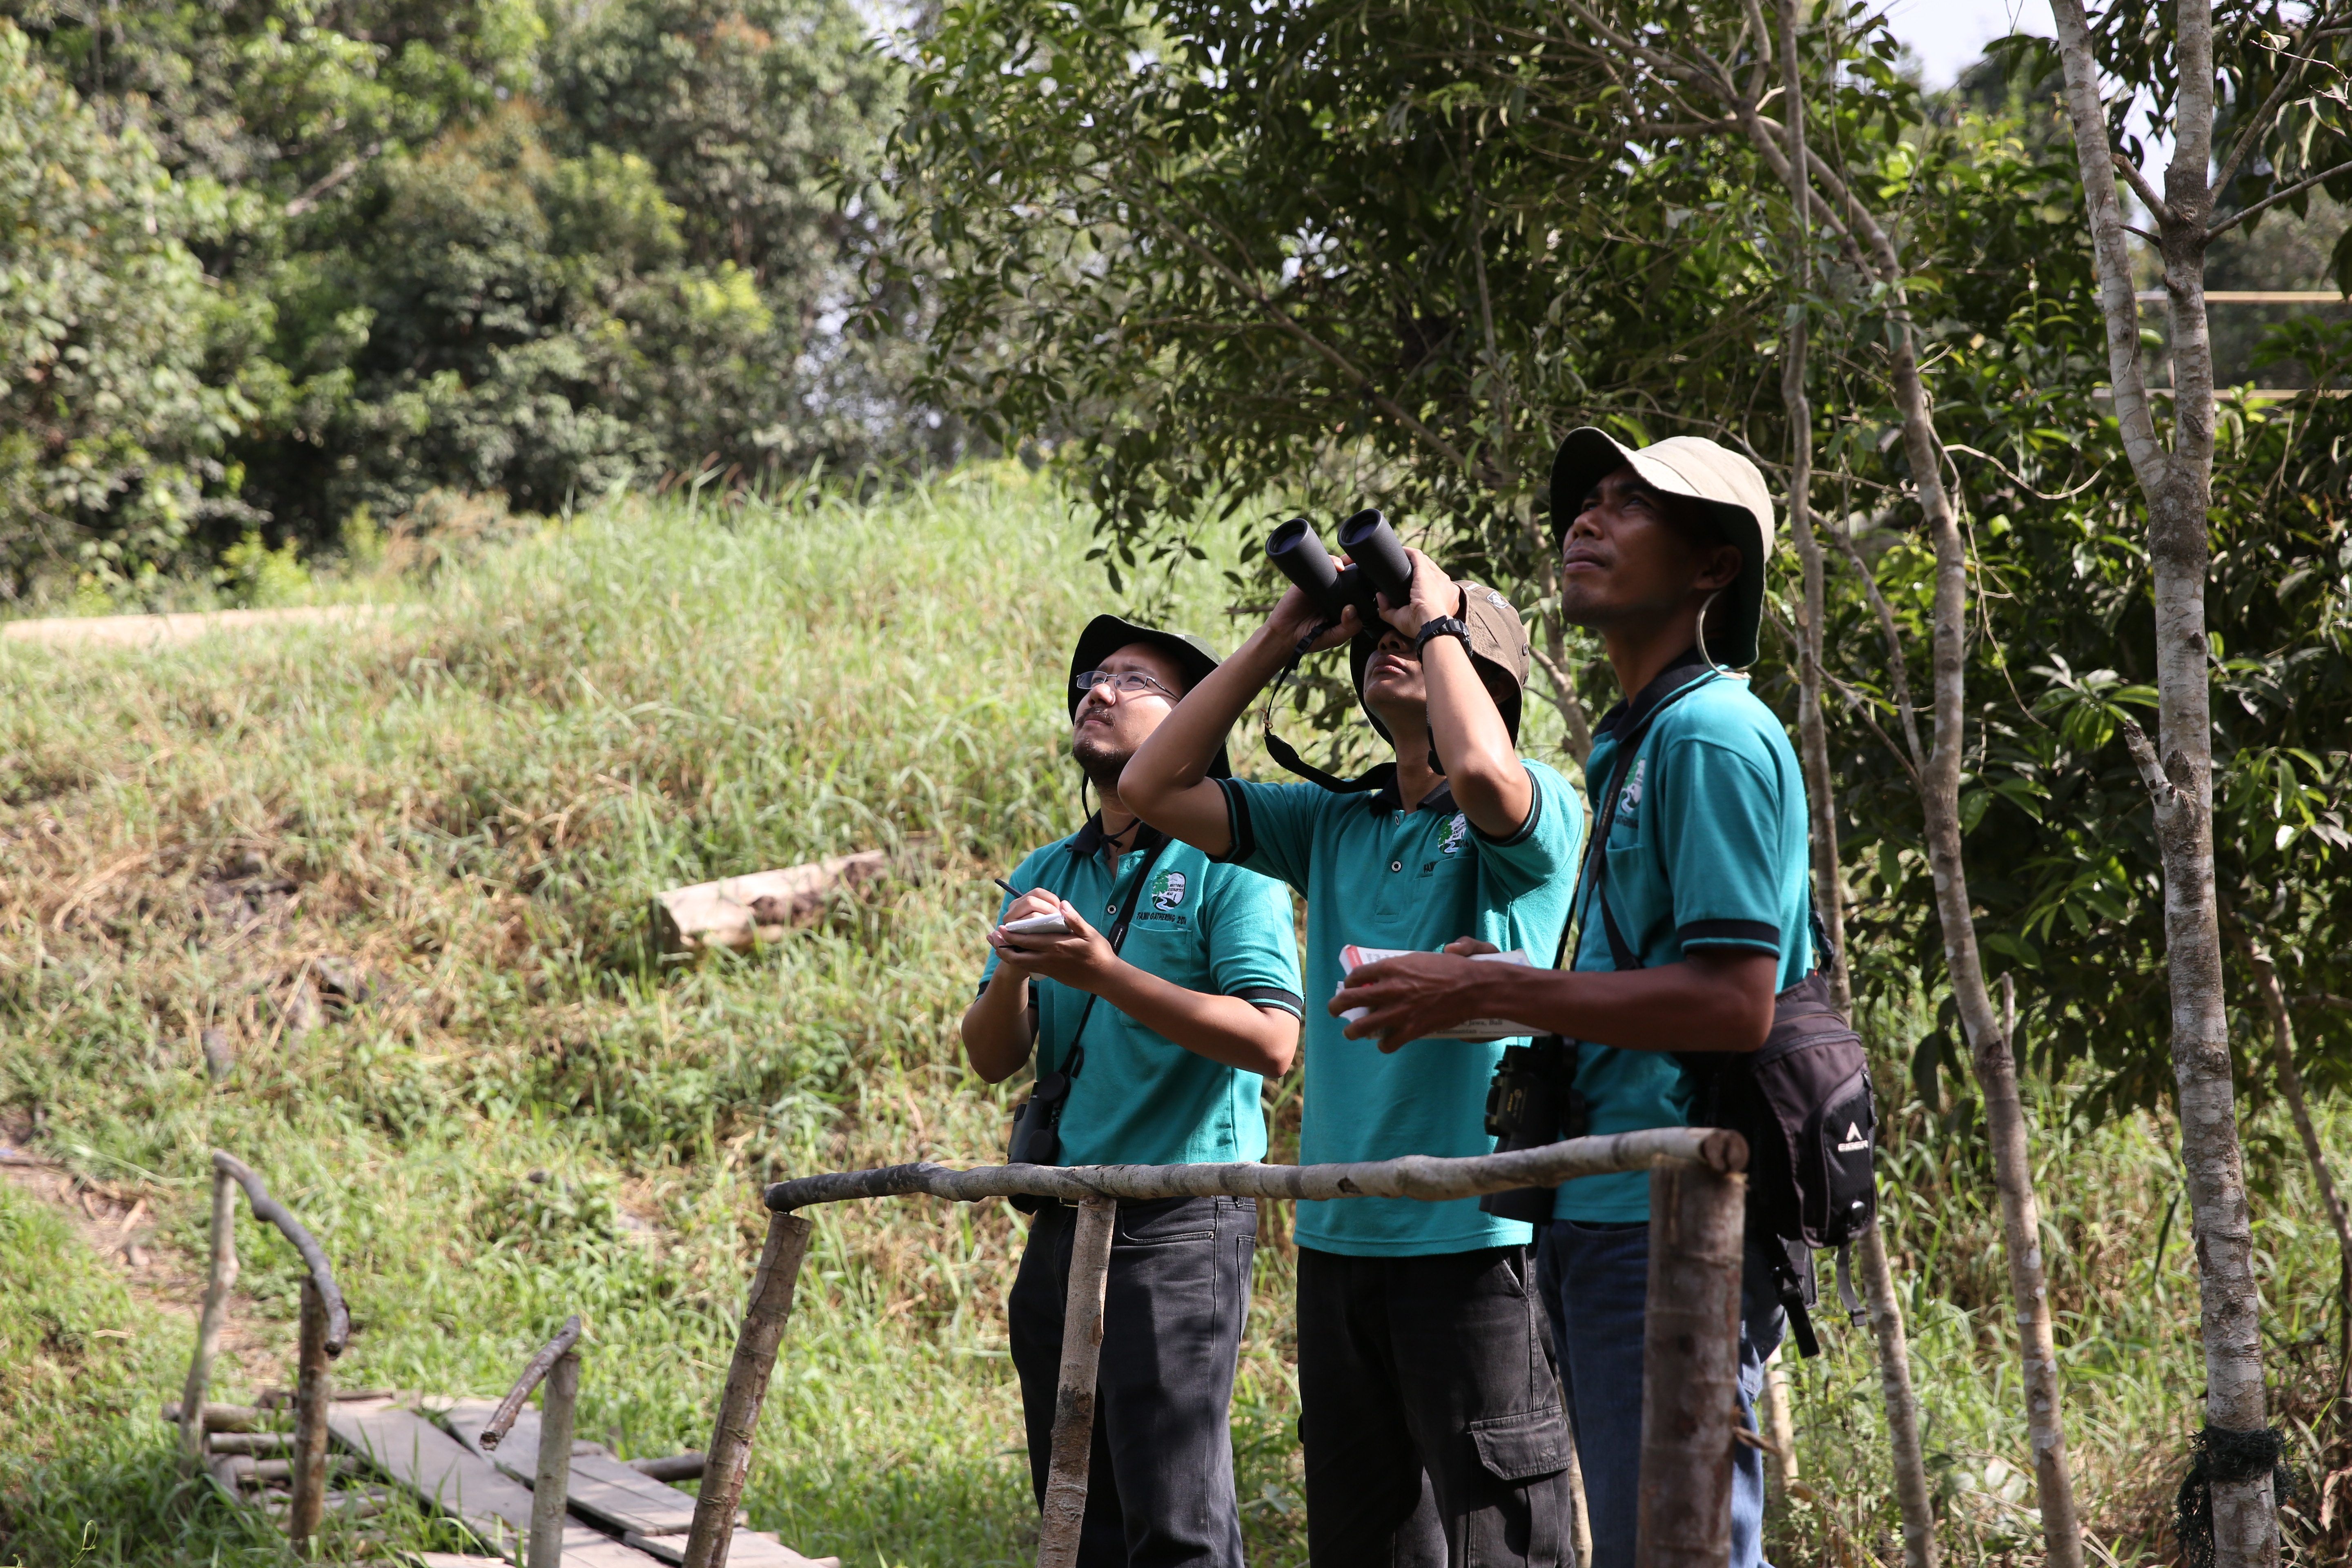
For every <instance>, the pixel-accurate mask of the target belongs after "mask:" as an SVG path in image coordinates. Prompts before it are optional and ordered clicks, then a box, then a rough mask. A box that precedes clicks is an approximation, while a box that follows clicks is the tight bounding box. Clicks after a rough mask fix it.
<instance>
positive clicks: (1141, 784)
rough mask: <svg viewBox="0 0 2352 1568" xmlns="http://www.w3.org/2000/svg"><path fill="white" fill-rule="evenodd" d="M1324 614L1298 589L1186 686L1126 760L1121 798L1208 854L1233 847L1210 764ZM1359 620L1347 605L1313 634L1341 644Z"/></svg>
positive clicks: (1324, 642)
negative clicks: (1327, 626) (1337, 617)
mask: <svg viewBox="0 0 2352 1568" xmlns="http://www.w3.org/2000/svg"><path fill="white" fill-rule="evenodd" d="M1322 619H1323V616H1322V614H1321V612H1319V611H1318V610H1317V609H1316V607H1315V605H1313V603H1312V602H1311V601H1309V600H1308V598H1307V595H1304V594H1302V593H1300V592H1299V591H1298V590H1297V589H1296V588H1293V589H1291V590H1289V591H1288V592H1287V593H1286V594H1284V595H1283V596H1282V599H1281V601H1280V602H1279V603H1278V604H1276V605H1275V606H1274V612H1273V613H1272V614H1271V615H1269V616H1266V618H1265V625H1263V626H1259V627H1258V629H1257V630H1256V631H1255V632H1253V633H1251V634H1250V639H1249V641H1247V642H1245V643H1244V644H1242V646H1241V647H1239V648H1237V649H1235V650H1234V656H1233V657H1232V658H1228V659H1226V660H1225V661H1224V662H1223V664H1221V665H1219V666H1217V668H1215V669H1214V670H1213V671H1211V672H1210V674H1209V675H1208V676H1207V678H1206V679H1203V680H1202V682H1201V683H1200V684H1199V685H1198V686H1195V687H1193V688H1192V689H1191V690H1189V691H1187V692H1186V693H1184V700H1182V701H1181V702H1179V703H1178V704H1176V708H1175V711H1173V712H1171V713H1170V714H1169V715H1168V717H1167V718H1165V719H1163V720H1161V721H1160V727H1159V728H1158V729H1156V730H1154V731H1152V732H1151V735H1150V738H1149V739H1148V740H1146V741H1145V742H1143V744H1142V746H1141V747H1139V749H1138V750H1137V751H1136V753H1135V755H1134V756H1133V757H1131V758H1130V759H1129V761H1128V764H1127V771H1126V772H1124V773H1121V774H1120V775H1119V779H1118V795H1119V798H1120V799H1121V800H1123V801H1125V802H1126V803H1127V807H1128V809H1129V811H1132V812H1134V813H1135V814H1136V815H1138V816H1140V817H1142V818H1143V820H1144V821H1146V822H1148V823H1150V824H1151V826H1154V827H1156V828H1158V829H1160V832H1162V833H1165V834H1168V835H1169V836H1171V837H1176V838H1181V839H1182V840H1183V841H1184V842H1185V843H1187V844H1190V845H1192V847H1195V848H1197V849H1200V850H1202V851H1203V852H1204V853H1206V854H1209V855H1214V856H1223V855H1225V854H1227V853H1229V852H1230V851H1231V850H1232V848H1233V847H1234V833H1233V822H1232V819H1231V817H1230V816H1228V815H1227V812H1226V807H1225V792H1224V791H1223V789H1221V788H1219V787H1218V786H1217V784H1216V782H1215V781H1214V780H1213V779H1211V778H1210V777H1209V763H1211V762H1212V761H1213V759H1214V758H1215V757H1216V754H1217V749H1218V748H1219V747H1220V746H1223V744H1224V743H1225V736H1226V734H1227V732H1228V731H1231V730H1232V729H1233V727H1234V724H1235V723H1236V722H1238V721H1240V719H1241V717H1242V715H1243V714H1244V713H1246V712H1248V711H1249V705H1250V702H1251V700H1253V699H1255V697H1256V696H1257V694H1258V693H1259V692H1260V691H1263V690H1265V684H1266V682H1268V681H1270V680H1272V679H1274V678H1275V677H1276V676H1277V675H1279V674H1281V673H1282V667H1283V666H1284V665H1286V664H1288V663H1289V662H1290V656H1291V655H1292V653H1293V652H1295V651H1296V650H1297V647H1298V639H1299V638H1301V637H1305V636H1306V635H1307V633H1308V632H1310V631H1313V630H1314V629H1315V628H1316V626H1318V625H1320V624H1321V623H1322ZM1360 629H1361V628H1360V626H1359V625H1358V623H1357V619H1356V612H1355V611H1354V610H1353V609H1350V610H1349V611H1348V612H1347V613H1346V614H1345V615H1344V616H1341V617H1340V620H1339V625H1338V626H1334V627H1332V628H1331V630H1329V631H1328V632H1327V633H1325V634H1324V635H1323V636H1322V637H1318V638H1317V639H1316V644H1315V646H1316V647H1318V648H1323V647H1338V646H1339V644H1341V643H1344V642H1346V641H1347V640H1348V639H1349V637H1353V636H1354V635H1355V634H1356V633H1357V632H1358V631H1359V630H1360Z"/></svg>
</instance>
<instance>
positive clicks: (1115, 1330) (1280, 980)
mask: <svg viewBox="0 0 2352 1568" xmlns="http://www.w3.org/2000/svg"><path fill="white" fill-rule="evenodd" d="M1216 665H1217V660H1216V657H1215V656H1214V655H1213V654H1212V653H1211V652H1210V651H1209V649H1208V647H1206V645H1204V644H1202V643H1201V642H1199V641H1198V640H1196V639H1194V638H1192V637H1182V636H1180V635H1178V634H1176V633H1172V632H1164V631H1158V630H1155V629H1153V628H1151V627H1149V626H1137V625H1135V624H1134V623H1132V622H1129V621H1124V620H1121V619H1120V618H1119V617H1118V616H1096V617H1095V619H1094V621H1093V622H1092V623H1090V624H1089V625H1088V626H1087V629H1086V631H1085V632H1084V633H1083V634H1081V636H1080V637H1079V638H1078V645H1077V649H1076V654H1075V656H1074V657H1073V658H1072V659H1071V661H1070V687H1069V702H1070V721H1071V722H1070V752H1071V755H1072V757H1073V758H1074V759H1075V760H1076V762H1077V763H1078V766H1079V768H1080V769H1081V770H1082V771H1083V772H1084V773H1085V774H1086V776H1087V780H1088V781H1089V782H1091V783H1092V784H1094V786H1095V787H1096V788H1097V790H1099V791H1100V792H1101V795H1102V809H1101V810H1099V811H1097V813H1095V814H1094V815H1093V816H1089V817H1088V818H1087V821H1086V823H1085V825H1084V826H1081V827H1080V828H1079V829H1078V831H1077V832H1076V833H1074V834H1072V835H1071V836H1070V837H1066V838H1063V839H1058V840H1056V841H1055V842H1054V843H1052V844H1048V845H1046V846H1045V847H1043V848H1041V849H1039V850H1037V851H1035V852H1034V854H1032V855H1030V856H1029V857H1028V858H1026V859H1024V861H1022V863H1021V865H1020V867H1019V868H1017V869H1016V870H1015V871H1014V872H1013V877H1012V879H1011V882H1010V883H1009V885H1008V886H1009V888H1010V889H1012V890H1011V891H1010V892H1009V893H1008V897H1007V901H1006V903H1005V906H1004V910H1003V913H1002V914H1001V915H1000V916H999V917H998V924H997V926H996V929H995V930H993V931H991V932H990V933H989V946H990V948H991V952H990V956H989V960H988V964H987V967H986V969H985V970H984V971H983V972H982V977H981V993H980V996H979V998H978V999H977V1000H976V1001H974V1002H973V1003H972V1005H971V1008H970V1009H969V1010H968V1011H966V1012H965V1014H964V1016H963V1040H964V1048H965V1050H966V1051H967V1052H968V1053H969V1054H970V1056H971V1065H972V1070H973V1071H975V1072H977V1073H978V1074H979V1075H980V1076H981V1077H982V1079H986V1080H987V1081H988V1082H990V1083H997V1082H1001V1081H1002V1080H1003V1079H1007V1078H1010V1077H1011V1076H1012V1075H1013V1073H1014V1072H1015V1071H1017V1070H1019V1068H1021V1067H1022V1066H1023V1065H1024V1063H1025V1062H1027V1061H1028V1060H1029V1057H1030V1052H1031V1050H1032V1048H1033V1047H1034V1049H1035V1051H1036V1053H1037V1084H1036V1088H1035V1089H1034V1092H1033V1093H1032V1094H1031V1096H1030V1099H1029V1101H1028V1103H1027V1105H1026V1106H1025V1107H1024V1110H1023V1112H1022V1114H1021V1116H1020V1118H1019V1120H1018V1121H1017V1122H1016V1123H1015V1128H1016V1131H1015V1133H1014V1147H1013V1152H1012V1154H1011V1158H1012V1159H1013V1160H1015V1161H1025V1162H1028V1163H1035V1164H1048V1165H1052V1164H1064V1165H1114V1164H1145V1165H1167V1164H1193V1163H1223V1162H1230V1161H1243V1160H1259V1159H1263V1158H1265V1112H1264V1111H1263V1110H1261V1109H1260V1107H1259V1089H1260V1086H1261V1085H1262V1084H1263V1082H1264V1077H1263V1076H1262V1075H1268V1074H1270V1075H1273V1076H1276V1077H1279V1076H1280V1075H1282V1074H1283V1073H1286V1072H1287V1071H1289V1070H1290V1063H1291V1059H1292V1057H1293V1056H1294V1054H1295V1053H1296V1051H1297V1044H1298V1015H1299V1011H1300V1002H1299V996H1298V954H1297V944H1296V941H1295V939H1294V937H1293V935H1292V924H1291V910H1290V898H1289V895H1288V894H1286V892H1284V891H1283V889H1281V887H1279V886H1278V885H1277V884H1276V883H1275V882H1273V881H1271V880H1269V879H1266V878H1264V877H1261V876H1258V875H1256V874H1255V873H1254V872H1250V871H1246V870H1244V869H1242V868H1239V867H1235V866H1219V865H1212V864H1211V863H1210V862H1209V860H1208V859H1207V858H1206V857H1204V856H1203V855H1202V853H1201V852H1200V851H1199V850H1198V849H1196V848H1193V847H1192V846H1190V845H1186V844H1177V843H1171V842H1170V841H1169V840H1168V839H1167V838H1166V837H1163V836H1162V835H1161V834H1160V833H1158V832H1156V831H1154V830H1153V829H1152V828H1150V826H1146V825H1145V824H1144V823H1142V822H1141V821H1139V820H1138V818H1137V816H1136V815H1135V813H1134V812H1133V811H1132V810H1131V809H1129V807H1128V806H1127V805H1126V804H1125V803H1124V801H1123V800H1122V799H1121V797H1120V795H1119V793H1118V781H1119V773H1120V770H1121V769H1123V768H1124V767H1125V766H1126V764H1127V761H1128V759H1129V757H1130V756H1131V755H1133V753H1134V752H1135V748H1136V747H1137V746H1138V745H1139V743H1141V742H1142V741H1143V739H1144V738H1145V737H1146V736H1148V735H1150V733H1151V732H1152V731H1153V730H1154V729H1155V728H1157V727H1158V726H1159V725H1160V724H1161V723H1163V722H1165V721H1166V720H1167V718H1168V715H1169V712H1170V710H1171V707H1172V706H1173V705H1174V703H1175V702H1176V701H1177V700H1178V699H1179V698H1181V696H1182V695H1183V694H1184V692H1185V691H1186V689H1189V688H1190V687H1191V686H1192V684H1193V683H1194V682H1196V681H1198V680H1200V679H1202V677H1204V676H1205V675H1207V674H1208V673H1209V672H1210V671H1212V670H1213V669H1214V668H1216ZM1223 748H1224V742H1223V736H1219V737H1218V738H1217V739H1216V741H1215V742H1214V743H1213V747H1212V752H1213V757H1214V763H1213V765H1214V766H1215V767H1216V768H1218V769H1219V770H1220V771H1222V769H1223V763H1224V757H1223ZM1097 921H1099V922H1100V924H1099V926H1098V925H1097V923H1096V922H1097ZM1024 1201H1028V1200H1024ZM1035 1212H1036V1215H1037V1218H1036V1222H1035V1223H1034V1225H1033V1226H1031V1227H1030V1231H1029V1243H1028V1246H1027V1247H1024V1249H1023V1251H1022V1255H1021V1270H1020V1273H1019V1275H1018V1276H1017V1277H1016V1278H1015V1279H1014V1281H1013V1290H1012V1294H1011V1297H1010V1299H1009V1300H1008V1301H1007V1303H1006V1306H1007V1314H1008V1316H1009V1317H1010V1319H1011V1327H1012V1342H1013V1367H1014V1370H1015V1371H1016V1372H1017V1373H1019V1374H1020V1379H1021V1403H1022V1407H1023V1410H1024V1414H1025V1415H1026V1417H1027V1426H1028V1438H1029V1469H1030V1477H1031V1480H1032V1483H1033V1485H1034V1488H1035V1490H1036V1493H1037V1497H1038V1500H1039V1502H1040V1504H1041V1505H1042V1503H1043V1501H1044V1499H1045V1480H1046V1470H1047V1465H1048V1458H1049V1456H1050V1453H1051V1450H1052V1447H1053V1437H1052V1431H1053V1421H1054V1404H1055V1381H1056V1377H1057V1373H1058V1372H1059V1369H1060V1365H1061V1356H1062V1331H1063V1308H1064V1302H1065V1300H1066V1298H1067V1296H1068V1293H1069V1277H1070V1247H1071V1241H1072V1238H1073V1233H1074V1231H1075V1228H1076V1227H1075V1225H1074V1211H1072V1210H1071V1209H1070V1208H1069V1207H1068V1205H1063V1204H1057V1203H1046V1204H1043V1205H1037V1206H1036V1208H1035ZM1256 1234H1257V1210H1256V1206H1255V1204H1254V1203H1253V1202H1252V1201H1251V1200H1250V1199H1248V1198H1228V1197H1205V1198H1167V1199H1161V1200H1159V1201H1156V1202H1140V1203H1122V1204H1120V1205H1118V1219H1117V1222H1116V1224H1115V1226H1114V1227H1113V1230H1112V1233H1111V1254H1110V1271H1109V1275H1108V1280H1107V1283H1106V1289H1105V1291H1104V1302H1103V1343H1102V1359H1101V1363H1100V1365H1099V1371H1098V1373H1097V1385H1096V1400H1097V1405H1096V1418H1095V1423H1094V1454H1093V1458H1092V1459H1091V1460H1090V1462H1089V1465H1088V1478H1089V1479H1088V1484H1087V1512H1086V1519H1085V1522H1084V1524H1083V1525H1082V1527H1081V1530H1080V1535H1079V1543H1078V1562H1079V1563H1080V1564H1081V1568H1144V1565H1147V1564H1148V1565H1150V1568H1180V1565H1181V1568H1241V1563H1242V1533H1241V1515H1240V1510H1239V1508H1238V1506H1237V1502H1236V1500H1235V1498H1234V1456H1233V1442H1232V1436H1231V1431H1230V1428H1229V1426H1228V1425H1227V1415H1226V1410H1227V1405H1229V1403H1230V1401H1231V1399H1232V1396H1233V1387H1234V1367H1235V1363H1236V1362H1237V1360H1238V1358H1239V1355H1240V1352H1241V1336H1242V1325H1243V1321H1244V1317H1245V1315H1246V1314H1247V1312H1248V1310H1249V1289H1250V1258H1251V1251H1252V1248H1253V1247H1254V1246H1255V1237H1256Z"/></svg>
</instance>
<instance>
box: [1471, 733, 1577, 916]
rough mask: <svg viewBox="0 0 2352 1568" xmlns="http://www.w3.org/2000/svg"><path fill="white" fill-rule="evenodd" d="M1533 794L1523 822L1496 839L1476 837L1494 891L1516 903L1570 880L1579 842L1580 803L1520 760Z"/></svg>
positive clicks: (1552, 776)
mask: <svg viewBox="0 0 2352 1568" xmlns="http://www.w3.org/2000/svg"><path fill="white" fill-rule="evenodd" d="M1519 765H1520V766H1521V767H1523V768H1525V769H1527V771H1528V782H1529V783H1530V784H1534V785H1535V794H1534V795H1533V796H1532V797H1531V798H1530V800H1529V802H1528V819H1527V820H1526V821H1525V822H1522V823H1521V824H1519V827H1518V831H1517V832H1516V833H1513V834H1510V835H1507V837H1501V838H1495V837H1489V836H1487V835H1486V834H1485V833H1480V832H1479V831H1478V826H1477V825H1476V824H1475V823H1473V824H1471V827H1470V831H1471V832H1473V833H1476V834H1477V835H1478V858H1479V861H1480V863H1481V864H1483V865H1484V866H1485V868H1486V875H1487V877H1488V879H1490V880H1492V881H1493V883H1494V885H1495V887H1496V890H1497V891H1499V892H1501V893H1502V894H1504V895H1505V896H1506V897H1507V898H1512V899H1517V898H1522V897H1524V896H1525V895H1527V894H1528V893H1531V892H1533V891H1535V890H1536V889H1538V888H1540V887H1542V886H1543V885H1544V884H1545V883H1547V882H1549V881H1552V880H1553V879H1558V878H1571V879H1572V878H1573V877H1574V876H1575V875H1576V852H1577V848H1578V847H1579V846H1580V845H1581V844H1582V843H1583V842H1584V803H1583V802H1582V801H1580V800H1579V799H1577V796H1576V791H1575V790H1574V789H1573V788H1572V787H1570V784H1569V782H1568V781H1567V780H1566V779H1564V778H1562V777H1560V775H1559V772H1558V771H1557V770H1556V769H1553V768H1549V767H1547V766H1545V765H1544V764H1543V763H1531V762H1527V761H1524V760H1522V761H1521V763H1519Z"/></svg>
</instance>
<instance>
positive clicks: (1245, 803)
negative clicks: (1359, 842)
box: [1217, 779, 1357, 897]
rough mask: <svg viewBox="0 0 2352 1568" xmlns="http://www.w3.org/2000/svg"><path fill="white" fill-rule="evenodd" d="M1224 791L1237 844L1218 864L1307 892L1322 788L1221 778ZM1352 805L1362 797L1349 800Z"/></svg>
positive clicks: (1323, 797) (1228, 822) (1323, 795)
mask: <svg viewBox="0 0 2352 1568" xmlns="http://www.w3.org/2000/svg"><path fill="white" fill-rule="evenodd" d="M1217 784H1218V785H1219V786H1220V787H1221V788H1223V790H1224V792H1225V825H1226V826H1227V828H1228V829H1229V830H1230V832H1231V834H1232V836H1233V844H1232V846H1231V847H1229V848H1227V849H1226V851H1225V852H1224V854H1223V856H1221V857H1217V860H1218V862H1219V863H1221V864H1223V865H1228V866H1240V867H1244V868H1247V869H1249V870H1252V871H1256V872H1260V873H1263V874H1264V875H1265V876H1268V877H1272V878H1275V879H1276V880H1278V881H1284V882H1287V883H1289V884H1290V885H1291V887H1292V888H1294V889H1297V892H1298V893H1299V895H1300V896H1301V897H1304V896H1305V895H1306V892H1307V864H1308V862H1309V861H1310V860H1312V859H1313V858H1314V850H1315V826H1316V822H1317V819H1318V817H1319V816H1321V814H1322V812H1323V810H1324V809H1325V802H1326V801H1327V800H1328V798H1329V796H1328V792H1326V791H1325V790H1324V789H1323V787H1322V786H1321V785H1319V784H1253V783H1251V782H1249V781H1248V780H1246V779H1219V780H1218V781H1217ZM1345 798H1346V799H1347V800H1349V802H1351V803H1353V802H1355V801H1356V799H1357V797H1355V796H1353V795H1349V796H1347V797H1345Z"/></svg>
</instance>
